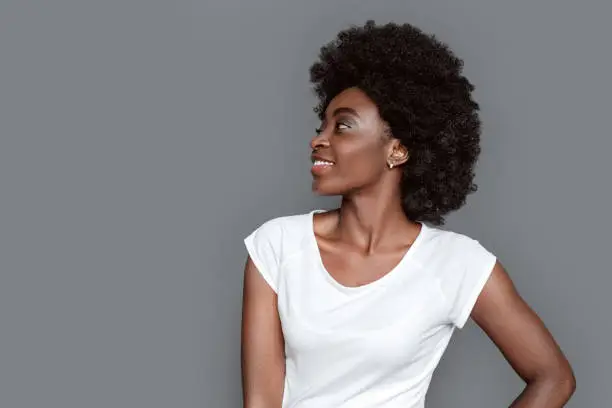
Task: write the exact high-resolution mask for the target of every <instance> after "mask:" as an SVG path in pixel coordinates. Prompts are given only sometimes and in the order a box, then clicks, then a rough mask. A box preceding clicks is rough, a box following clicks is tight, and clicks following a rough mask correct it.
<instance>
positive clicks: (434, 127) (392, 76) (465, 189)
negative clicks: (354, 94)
mask: <svg viewBox="0 0 612 408" xmlns="http://www.w3.org/2000/svg"><path fill="white" fill-rule="evenodd" d="M462 70H463V61H462V60H461V59H459V58H457V56H455V54H454V53H453V52H452V51H451V50H450V49H449V47H448V45H446V44H444V43H442V42H440V41H439V40H438V39H437V38H436V37H435V36H434V35H429V34H425V33H424V32H423V31H421V30H420V29H418V28H416V27H414V26H412V25H410V24H401V25H398V24H396V23H388V24H385V25H379V26H377V25H376V24H375V23H374V21H372V20H368V21H367V22H366V24H365V25H364V26H360V27H358V26H351V27H350V28H348V29H346V30H343V31H341V32H340V33H339V34H338V35H337V37H336V39H335V40H334V41H331V42H330V43H328V44H326V45H324V46H323V47H322V48H321V50H320V54H319V60H318V61H317V62H315V63H314V64H313V65H312V66H311V67H310V81H311V82H312V84H313V85H314V91H315V93H316V95H317V97H318V98H319V103H318V105H317V106H316V107H315V108H314V111H315V112H316V113H317V115H318V116H319V117H320V118H321V119H323V116H324V114H325V109H326V107H327V105H328V104H329V103H330V102H331V100H332V99H333V98H334V97H335V96H336V95H338V94H339V93H340V92H342V91H343V90H345V89H347V88H351V87H357V88H359V89H360V90H362V91H363V92H365V93H366V95H368V97H369V98H370V99H372V101H373V102H374V103H375V104H376V105H377V107H378V110H379V114H380V116H381V118H382V119H383V120H384V121H385V122H387V124H388V125H389V127H390V131H391V133H392V136H393V137H395V138H397V139H399V140H400V141H401V142H402V144H403V145H404V146H405V147H406V148H407V149H408V151H409V153H410V158H409V160H408V162H407V163H406V164H404V165H403V170H402V171H403V175H402V180H401V193H402V206H403V209H404V212H405V214H406V216H407V217H408V218H409V219H411V220H413V221H424V222H429V223H432V224H434V225H443V224H444V223H445V220H444V217H443V216H444V215H445V214H447V213H449V212H451V211H454V210H457V209H459V208H460V207H462V206H463V205H464V204H465V201H466V198H467V195H468V194H470V193H473V192H475V191H476V190H477V188H478V187H477V185H476V184H475V183H474V182H473V179H474V167H475V164H476V161H477V159H478V156H479V154H480V145H479V143H480V129H481V126H480V119H479V117H478V110H479V106H478V104H477V103H476V102H475V101H474V100H473V99H472V96H471V92H472V91H473V89H474V86H473V85H472V84H471V83H470V82H469V81H468V80H467V79H466V78H465V77H464V76H463V75H462Z"/></svg>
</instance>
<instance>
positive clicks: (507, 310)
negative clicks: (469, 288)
mask: <svg viewBox="0 0 612 408" xmlns="http://www.w3.org/2000/svg"><path fill="white" fill-rule="evenodd" d="M471 317H472V318H473V320H474V321H475V322H476V323H477V324H478V325H479V326H480V328H481V329H482V330H483V331H484V332H485V333H486V334H487V335H488V336H489V337H490V338H491V340H492V341H493V342H494V343H495V345H496V346H497V347H498V349H499V350H500V351H501V352H502V354H503V355H504V357H505V358H506V359H507V360H508V362H509V363H510V365H511V366H512V368H513V369H514V370H515V371H516V373H517V374H518V375H519V376H520V377H521V378H522V379H523V380H524V381H525V382H526V383H527V386H526V387H525V389H524V391H523V392H522V393H521V394H520V395H519V396H518V397H517V398H516V400H514V402H513V403H512V405H511V406H510V408H559V407H563V406H565V404H566V403H567V401H568V400H569V399H570V397H571V396H572V394H573V393H574V390H575V388H576V380H575V378H574V374H573V371H572V368H571V367H570V365H569V363H568V361H567V359H566V358H565V356H564V355H563V353H562V351H561V350H560V348H559V346H558V345H557V343H556V342H555V340H554V339H553V337H552V335H551V334H550V332H549V331H548V330H547V329H546V327H545V326H544V323H543V322H542V321H541V320H540V318H539V317H538V316H537V315H536V313H535V312H534V311H533V310H532V309H531V308H530V307H529V306H528V305H527V304H526V303H525V301H524V300H523V299H522V298H521V297H520V295H519V294H518V293H517V291H516V288H515V287H514V284H513V283H512V281H511V280H510V277H509V276H508V274H507V273H506V271H505V270H504V268H503V266H502V265H501V264H500V263H499V262H497V263H496V264H495V267H494V268H493V271H492V274H491V276H490V277H489V280H488V281H487V283H486V284H485V286H484V288H483V290H482V292H481V294H480V296H479V297H478V300H477V301H476V305H475V306H474V309H473V311H472V314H471Z"/></svg>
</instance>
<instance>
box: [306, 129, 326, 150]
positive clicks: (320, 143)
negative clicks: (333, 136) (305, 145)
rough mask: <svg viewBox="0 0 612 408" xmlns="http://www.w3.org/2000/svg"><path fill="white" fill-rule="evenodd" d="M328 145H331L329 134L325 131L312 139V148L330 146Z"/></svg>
mask: <svg viewBox="0 0 612 408" xmlns="http://www.w3.org/2000/svg"><path fill="white" fill-rule="evenodd" d="M328 146H329V139H328V138H327V135H326V133H325V132H321V133H319V134H318V135H315V136H314V137H313V138H312V140H311V141H310V147H311V149H312V150H317V149H320V148H322V147H328Z"/></svg>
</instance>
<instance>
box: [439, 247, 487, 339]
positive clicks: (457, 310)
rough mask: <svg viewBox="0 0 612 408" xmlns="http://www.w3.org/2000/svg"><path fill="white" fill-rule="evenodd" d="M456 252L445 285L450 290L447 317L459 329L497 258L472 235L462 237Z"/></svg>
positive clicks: (468, 314)
mask: <svg viewBox="0 0 612 408" xmlns="http://www.w3.org/2000/svg"><path fill="white" fill-rule="evenodd" d="M459 252H460V253H459V254H458V256H459V261H458V262H457V266H458V267H457V268H453V269H454V271H453V274H452V275H453V276H452V277H451V278H450V282H448V286H447V288H448V291H449V292H450V303H451V304H450V308H451V310H450V320H451V321H452V323H453V324H454V325H455V326H456V327H457V328H459V329H461V328H463V326H464V325H465V323H466V322H467V320H468V318H469V317H470V314H471V313H472V310H473V308H474V306H475V304H476V301H477V300H478V296H479V295H480V293H481V292H482V289H483V288H484V286H485V284H486V282H487V280H488V279H489V276H491V272H492V271H493V267H494V266H495V263H496V262H497V257H496V256H495V255H494V254H492V253H491V252H490V251H489V250H487V249H486V248H484V247H483V246H482V245H481V244H480V242H478V241H477V240H474V239H471V238H467V239H465V240H463V242H462V245H461V246H460V251H459Z"/></svg>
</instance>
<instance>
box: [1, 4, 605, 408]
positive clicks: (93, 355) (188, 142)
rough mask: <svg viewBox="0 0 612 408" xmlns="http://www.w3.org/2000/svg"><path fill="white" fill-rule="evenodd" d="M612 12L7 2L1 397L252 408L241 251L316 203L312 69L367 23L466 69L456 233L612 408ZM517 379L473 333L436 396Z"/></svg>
mask: <svg viewBox="0 0 612 408" xmlns="http://www.w3.org/2000/svg"><path fill="white" fill-rule="evenodd" d="M611 12H612V3H610V2H609V1H606V0H600V1H597V0H585V1H582V2H570V1H567V0H564V1H560V0H539V1H534V0H520V1H519V0H515V1H502V0H452V1H451V0H447V1H443V0H427V1H420V2H418V1H405V0H404V1H400V0H397V1H376V2H374V1H348V0H337V1H329V0H327V1H323V0H308V1H296V0H293V1H288V0H257V1H255V0H250V1H247V0H241V1H239V0H204V1H203V2H202V1H195V0H180V1H178V0H177V1H161V0H129V1H125V0H124V1H119V0H104V1H102V0H100V1H96V2H94V1H84V0H54V1H27V0H2V2H0V135H1V139H0V269H1V274H0V405H1V406H2V407H3V408H4V407H6V408H22V407H23V408H26V407H27V408H32V407H45V408H51V407H58V408H60V407H61V408H69V407H70V408H73V407H74V408H77V407H78V408H81V407H87V408H97V407H100V408H101V407H104V408H106V407H147V408H154V407H186V408H187V407H190V408H191V407H193V408H195V407H205V408H217V407H228V408H230V407H238V406H239V404H240V392H241V391H240V375H239V373H240V371H239V345H240V339H239V333H240V307H241V301H240V300H241V290H242V268H243V265H244V260H245V256H246V251H245V250H244V248H243V246H242V238H243V237H244V236H245V235H246V234H247V233H249V232H250V231H251V230H252V229H253V228H255V227H256V226H257V225H259V224H260V223H261V222H263V221H265V220H267V219H269V218H271V217H275V216H279V215H287V214H293V213H299V212H304V211H308V210H309V209H311V208H318V207H328V206H332V205H335V204H336V202H337V201H336V199H321V198H316V197H313V196H312V195H311V193H310V175H309V162H308V154H309V148H308V142H309V140H310V138H311V136H312V135H313V132H314V128H315V127H316V126H317V125H318V123H317V120H316V117H315V115H314V114H313V113H312V111H311V107H312V105H313V104H314V97H313V95H312V93H311V90H310V87H309V83H308V67H309V66H310V64H311V62H312V61H313V60H314V58H315V57H316V55H317V52H318V49H319V47H320V45H322V44H323V43H325V42H327V41H329V40H330V39H332V38H333V36H334V35H335V33H336V32H337V31H338V30H340V29H343V28H345V27H346V26H347V25H348V24H351V23H360V24H361V23H363V22H364V21H365V20H366V19H368V18H374V19H376V20H377V21H378V22H381V23H382V22H386V21H389V19H394V20H395V21H398V22H403V21H407V22H411V23H414V24H416V25H418V26H420V27H421V28H423V29H424V30H426V31H428V32H433V33H436V34H437V35H438V36H439V37H440V38H441V39H442V40H444V41H446V42H448V43H449V44H450V45H451V46H452V47H453V48H454V49H455V51H456V52H457V53H458V54H459V55H460V56H461V57H462V58H464V59H465V62H466V66H465V72H466V74H467V75H468V76H469V78H470V79H471V80H472V82H473V83H474V84H475V85H476V87H477V91H476V94H475V96H476V98H477V99H478V101H479V102H480V103H481V105H482V118H483V123H484V132H483V153H482V156H481V160H480V164H479V168H478V176H477V182H478V183H479V185H480V191H479V192H478V193H476V194H475V195H473V196H471V197H470V199H469V202H468V206H467V207H465V208H464V209H462V210H461V211H459V212H457V213H455V214H454V215H453V216H451V217H450V219H449V223H448V225H447V228H450V229H455V230H457V231H460V232H463V233H466V234H468V235H471V236H473V237H475V238H477V239H479V240H481V242H483V244H485V246H487V247H488V248H489V249H490V250H492V251H494V252H495V253H496V254H497V255H498V256H499V258H500V259H501V260H502V261H503V262H504V263H505V265H506V267H507V269H508V270H509V272H510V273H511V275H512V277H513V278H514V280H515V282H516V285H517V286H518V288H519V290H520V291H521V293H522V294H523V295H524V297H525V298H526V299H527V300H528V301H529V303H530V304H531V305H532V306H533V307H534V309H535V310H536V311H537V312H538V313H539V314H540V315H541V316H542V317H543V319H544V320H545V322H546V323H547V325H548V327H549V328H550V330H551V331H552V332H553V334H554V335H555V336H556V338H557V339H558V341H559V342H560V344H561V345H562V348H563V349H564V350H565V352H566V353H567V355H568V357H569V359H570V360H571V362H572V364H573V366H574V368H575V371H576V374H577V378H578V389H577V392H576V394H575V397H574V398H573V400H572V402H571V403H570V404H569V406H570V407H596V408H597V407H607V406H609V404H610V397H609V394H610V386H609V384H610V378H609V370H610V366H612V353H610V351H609V337H610V335H612V319H610V316H609V311H610V310H611V309H612V296H610V294H609V292H610V288H611V287H612V285H611V283H612V279H611V277H610V273H609V263H608V255H609V251H610V230H611V228H612V223H611V217H610V214H609V208H610V190H611V189H610V181H609V180H610V172H611V171H612V166H611V165H610V162H609V156H610V154H611V151H612V142H611V141H610V135H609V132H610V115H611V114H612V110H611V109H610V95H611V94H612V80H611V79H610V72H611V70H612V55H611V54H612V51H611V50H612V47H611V46H610V44H609V40H610V38H611V36H612V29H611V28H610V25H609V22H608V20H609V18H610V16H611V14H612V13H611ZM521 386H522V384H521V381H520V380H519V379H518V377H517V376H516V375H515V374H514V373H513V371H512V370H511V368H510V367H509V366H508V365H507V364H506V362H505V361H504V359H503V357H502V356H501V354H500V353H499V352H498V351H497V350H496V348H495V347H494V345H493V344H492V343H491V342H490V341H489V340H488V338H487V337H486V336H485V335H484V334H483V333H482V332H481V331H480V330H479V329H478V328H477V327H476V326H475V325H474V324H473V323H471V324H470V325H469V326H467V328H466V329H464V330H463V331H461V332H458V333H457V334H456V337H455V338H454V340H453V341H452V343H451V346H450V348H449V350H448V352H447V354H446V356H445V358H444V359H443V361H442V363H441V365H440V367H439V369H438V371H437V372H436V376H435V379H434V381H433V383H432V386H431V389H430V393H429V399H428V407H430V408H446V407H465V408H468V407H470V408H471V407H502V406H507V405H508V403H509V402H510V401H511V400H512V399H513V398H514V397H515V396H516V395H517V394H518V393H519V392H520V390H521Z"/></svg>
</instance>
